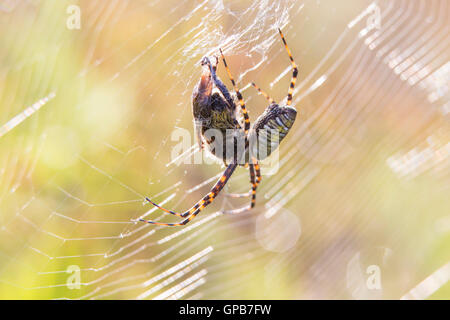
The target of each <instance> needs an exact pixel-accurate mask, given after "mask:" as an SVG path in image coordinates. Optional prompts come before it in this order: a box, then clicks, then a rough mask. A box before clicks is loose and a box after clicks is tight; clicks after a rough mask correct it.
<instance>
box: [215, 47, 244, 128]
mask: <svg viewBox="0 0 450 320" xmlns="http://www.w3.org/2000/svg"><path fill="white" fill-rule="evenodd" d="M219 50H220V55H221V56H222V60H223V64H224V66H225V69H226V70H227V73H228V77H229V78H230V80H231V84H232V85H233V88H234V91H235V92H236V96H237V97H238V99H239V104H240V105H241V109H242V114H243V115H244V122H245V125H244V132H245V135H246V136H247V133H248V130H250V118H249V116H248V112H247V109H246V108H245V102H244V98H243V97H242V94H241V92H240V91H239V89H238V87H237V86H236V82H234V79H233V76H232V75H231V71H230V68H228V65H227V62H226V60H225V57H224V55H223V53H222V49H219Z"/></svg>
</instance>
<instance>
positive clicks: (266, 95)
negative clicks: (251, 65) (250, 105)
mask: <svg viewBox="0 0 450 320" xmlns="http://www.w3.org/2000/svg"><path fill="white" fill-rule="evenodd" d="M252 86H253V87H255V89H256V90H258V93H259V94H262V95H263V96H264V98H266V99H267V101H269V102H270V103H271V104H272V103H275V100H273V99H272V98H271V97H270V96H269V95H268V94H267V93H265V92H264V91H262V90H261V88H260V87H258V86H257V85H256V83H254V82H252Z"/></svg>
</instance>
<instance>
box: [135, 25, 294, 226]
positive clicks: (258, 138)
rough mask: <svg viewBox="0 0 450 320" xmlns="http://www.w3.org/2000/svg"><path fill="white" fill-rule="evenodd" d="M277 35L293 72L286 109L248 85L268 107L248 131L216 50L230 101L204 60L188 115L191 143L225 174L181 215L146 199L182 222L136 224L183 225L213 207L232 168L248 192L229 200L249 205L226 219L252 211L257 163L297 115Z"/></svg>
mask: <svg viewBox="0 0 450 320" xmlns="http://www.w3.org/2000/svg"><path fill="white" fill-rule="evenodd" d="M278 31H279V33H280V35H281V39H282V41H283V44H284V46H285V48H286V50H287V53H288V55H289V59H290V60H291V64H292V68H293V74H292V80H291V84H290V86H289V91H288V96H287V101H286V104H282V105H279V104H277V103H276V102H275V101H274V100H273V99H272V98H270V97H269V96H268V95H267V94H266V93H265V92H263V91H262V90H261V89H260V88H259V87H258V86H256V84H254V83H252V85H253V86H254V87H255V88H256V89H257V90H258V92H259V93H260V94H262V95H264V97H266V99H267V100H268V101H269V103H270V104H269V106H268V107H267V108H266V110H265V111H264V112H263V114H261V115H260V116H259V117H258V119H257V120H256V122H255V124H254V125H253V127H252V128H250V119H249V116H248V113H247V109H246V107H245V102H244V99H243V97H242V95H241V93H240V91H239V89H238V88H237V86H236V83H235V81H234V79H233V76H232V75H231V72H230V69H229V68H228V65H227V62H226V60H225V57H224V56H223V53H222V50H220V54H221V57H222V61H223V64H224V66H225V69H226V71H227V73H228V76H229V78H230V81H231V84H232V85H233V89H234V92H235V95H233V96H232V95H231V94H230V93H229V91H228V89H227V87H226V86H225V85H224V84H223V82H222V81H221V80H220V79H219V78H218V77H217V75H216V69H217V64H218V59H217V58H214V60H213V61H214V63H212V62H211V59H210V58H208V57H204V58H203V59H202V61H201V65H202V69H203V70H202V75H201V77H200V80H199V82H198V84H197V85H196V87H195V88H194V92H193V95H192V111H193V115H194V124H195V130H196V135H197V140H198V142H199V145H200V146H201V147H202V148H203V147H205V146H206V148H207V150H208V151H210V152H211V153H212V154H213V155H214V156H216V157H217V158H219V159H221V160H222V161H223V162H224V164H225V165H226V166H227V168H226V169H225V172H224V173H223V174H222V176H221V177H220V179H219V180H218V181H217V182H216V184H215V185H214V187H213V188H212V189H211V191H210V192H209V193H208V194H207V195H206V196H204V197H203V198H202V199H201V200H200V201H198V202H197V203H196V204H195V205H194V206H192V207H191V209H189V210H187V211H185V212H183V213H177V212H175V211H172V210H167V209H165V208H163V207H161V206H159V205H158V204H156V203H154V202H153V201H151V200H150V199H149V198H146V199H147V201H148V202H150V203H151V204H153V205H154V206H156V207H158V208H159V209H161V210H163V211H165V212H167V213H170V214H173V215H176V216H179V217H181V218H184V219H183V221H181V222H179V223H161V222H156V221H149V220H144V219H140V220H141V221H144V222H147V223H151V224H157V225H163V226H181V225H185V224H186V223H188V222H189V221H191V220H192V219H193V218H195V217H196V216H197V215H198V214H199V213H200V211H202V210H203V209H204V208H205V207H206V206H207V205H209V204H210V203H211V202H213V201H214V199H215V198H216V197H217V195H218V194H219V192H220V191H221V190H222V189H223V187H224V186H225V184H226V183H227V181H228V179H229V178H230V177H231V175H232V174H233V172H234V170H235V169H236V167H237V166H238V165H243V166H246V167H247V166H248V169H249V172H250V183H251V185H252V187H251V190H250V192H248V193H245V194H232V195H231V196H233V197H246V196H251V202H250V204H249V205H248V206H246V207H243V208H240V209H236V210H232V211H231V213H238V212H242V211H245V210H248V209H251V208H253V207H254V206H255V201H256V188H257V187H258V184H259V183H260V181H261V172H260V168H259V163H258V160H262V159H264V158H266V157H267V156H269V155H270V154H271V153H272V151H273V150H275V149H276V148H277V147H278V145H279V143H280V141H281V140H282V139H283V138H284V137H285V136H286V135H287V134H288V132H289V130H290V129H291V128H292V125H293V124H294V121H295V118H296V115H297V111H296V110H295V109H294V108H293V107H292V106H291V104H292V93H293V91H294V85H295V81H296V79H297V73H298V69H297V65H296V64H295V62H294V59H293V58H292V55H291V52H290V50H289V48H288V46H287V44H286V40H285V39H284V36H283V33H282V32H281V30H280V29H278ZM239 109H240V110H241V111H242V115H243V119H244V121H243V123H242V124H241V123H239V121H238V117H237V111H238V110H239Z"/></svg>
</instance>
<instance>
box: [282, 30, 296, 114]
mask: <svg viewBox="0 0 450 320" xmlns="http://www.w3.org/2000/svg"><path fill="white" fill-rule="evenodd" d="M278 32H279V33H280V36H281V40H282V41H283V44H284V47H285V48H286V51H287V53H288V55H289V59H290V60H291V64H292V69H293V72H292V80H291V84H290V85H289V91H288V97H287V105H288V106H290V105H291V103H292V94H293V93H294V86H295V82H296V81H297V75H298V68H297V64H296V63H295V61H294V58H293V57H292V54H291V50H289V47H288V45H287V43H286V39H285V38H284V35H283V32H281V29H280V28H278Z"/></svg>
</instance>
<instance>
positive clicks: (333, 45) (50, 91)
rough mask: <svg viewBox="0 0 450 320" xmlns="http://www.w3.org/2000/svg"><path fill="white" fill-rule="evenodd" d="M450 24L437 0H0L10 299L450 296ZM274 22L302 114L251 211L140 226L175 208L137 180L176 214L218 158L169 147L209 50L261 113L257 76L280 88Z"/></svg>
mask: <svg viewBox="0 0 450 320" xmlns="http://www.w3.org/2000/svg"><path fill="white" fill-rule="evenodd" d="M74 4H75V5H77V6H78V7H79V8H80V12H81V25H80V29H73V30H72V29H70V28H68V27H67V26H66V21H67V19H68V17H69V16H70V15H71V13H68V11H67V8H68V7H69V6H71V5H74ZM377 14H379V16H377ZM377 17H378V20H377V19H376V18H377ZM448 21H449V4H448V2H447V1H445V0H430V1H425V0H422V1H407V0H403V1H349V2H346V4H345V5H343V4H339V5H338V4H337V3H336V2H335V1H288V0H278V1H266V0H256V1H206V0H205V1H172V0H169V1H159V0H155V1H150V0H148V1H78V2H77V1H74V2H69V1H46V2H45V1H42V2H41V1H14V0H9V1H1V2H0V24H1V28H0V30H1V31H0V32H1V37H0V39H1V40H0V41H1V43H2V45H1V46H0V47H1V48H2V49H0V61H1V64H0V106H1V111H2V112H1V113H0V293H1V296H2V297H4V298H14V297H21V298H51V299H112V298H115V299H117V298H119V299H130V298H131V299H136V298H137V299H222V298H234V299H236V298H278V299H280V298H285V299H302V298H357V299H366V298H394V299H398V298H401V297H403V298H419V299H424V298H428V297H433V294H437V297H441V298H442V297H445V298H449V291H448V289H449V288H448V279H449V276H450V269H449V268H450V264H449V261H450V259H449V257H450V252H449V250H448V248H450V243H449V230H450V228H449V226H450V216H449V215H448V212H450V203H449V201H448V192H449V186H450V184H449V160H448V159H449V152H450V144H449V127H448V112H449V110H450V106H449V90H448V83H449V78H450V64H449V50H450V47H449V45H450V40H449V39H450V37H449V31H450V30H449V24H448ZM277 28H281V29H282V30H283V32H284V34H285V36H286V39H287V41H288V44H289V46H290V48H291V51H292V53H293V55H294V58H295V60H296V62H297V64H298V65H299V69H300V73H299V79H298V82H297V86H296V89H295V92H294V102H293V105H295V106H296V108H297V110H298V112H299V114H298V116H297V121H296V124H295V125H294V128H293V129H292V133H290V134H289V136H288V137H287V138H286V140H285V141H284V142H283V143H282V144H281V146H280V158H279V169H278V172H276V173H275V174H273V175H263V180H262V184H261V185H260V187H259V188H258V194H257V207H256V208H255V209H254V210H252V211H250V212H246V213H242V214H239V215H223V214H221V213H220V210H221V209H230V208H231V209H233V208H238V207H240V206H242V205H244V204H246V201H248V199H230V198H228V197H226V196H224V195H223V194H221V195H220V196H219V197H218V198H217V200H216V201H215V202H214V203H213V204H212V205H211V206H209V207H208V208H207V209H205V210H204V211H202V212H201V214H200V215H199V216H198V217H197V218H195V219H194V220H193V221H192V222H191V223H189V224H188V225H186V226H185V227H182V228H164V227H158V226H152V225H148V224H142V223H137V222H135V220H136V219H137V218H147V219H152V220H156V221H176V219H175V217H172V216H169V215H166V214H164V213H162V212H160V211H158V210H156V209H155V208H153V207H151V206H150V205H149V204H148V203H146V202H145V201H144V198H145V196H151V198H152V199H153V200H155V201H157V202H159V203H160V204H161V205H165V206H166V207H170V208H173V209H176V210H179V211H181V210H184V209H186V208H188V207H189V206H190V205H192V204H193V203H195V202H196V201H197V200H198V199H200V198H201V197H202V196H203V195H204V194H205V193H206V192H208V191H209V188H210V186H211V185H212V184H213V183H214V181H215V180H216V179H217V178H218V177H219V176H220V174H221V172H222V171H223V167H221V166H220V165H218V164H209V165H206V164H203V165H194V164H187V163H183V162H182V163H179V162H180V160H184V159H187V158H189V157H190V156H192V155H193V154H196V153H198V152H199V151H198V150H197V149H196V148H195V141H194V139H193V138H192V140H191V141H190V145H192V147H191V148H190V149H189V150H187V151H185V152H184V153H182V154H181V155H178V156H173V152H172V151H173V150H174V148H175V147H176V145H177V143H178V141H174V140H173V139H172V133H173V132H174V131H176V130H178V129H185V130H188V131H190V132H192V131H193V129H192V115H191V106H190V100H191V92H192V89H193V86H194V85H195V83H196V82H197V81H198V79H199V73H200V67H199V62H200V60H201V58H202V57H203V56H204V55H214V54H217V52H218V49H219V48H222V50H223V51H224V53H225V55H226V56H227V59H228V63H229V65H230V68H231V70H232V72H233V74H234V76H235V78H236V80H237V82H238V84H239V86H240V88H242V93H243V95H244V98H245V100H246V103H247V108H248V109H249V113H250V117H251V119H252V120H255V119H256V117H257V116H258V115H259V114H261V113H262V112H263V110H264V108H265V106H266V101H265V100H264V99H263V98H261V97H259V96H258V95H257V94H256V92H254V91H253V89H252V88H251V87H249V86H248V85H247V84H248V83H249V82H250V81H252V80H255V81H256V82H257V83H258V85H259V86H261V87H262V88H263V89H264V90H266V91H267V92H269V93H270V95H271V96H272V97H274V98H275V99H276V100H277V101H280V100H282V99H283V97H285V96H286V94H287V87H288V83H289V79H290V77H291V66H290V64H289V60H288V57H287V55H286V52H285V51H284V48H283V46H282V45H281V41H280V39H279V35H278V33H277ZM222 69H223V68H222V65H220V66H219V75H220V77H221V78H222V80H223V81H224V82H225V83H226V84H227V85H228V84H229V81H228V79H227V77H226V74H225V73H224V72H223V70H222ZM263 174H264V172H263ZM248 179H249V178H248V172H247V171H245V170H244V169H238V170H236V172H235V173H234V175H233V176H232V178H231V179H230V182H229V183H228V185H227V186H226V188H225V190H224V191H223V192H222V193H226V192H233V193H234V192H245V191H247V190H248V189H249V183H248ZM71 266H75V267H76V268H79V270H80V277H81V283H80V288H75V289H70V288H69V286H68V284H67V281H68V278H69V277H70V276H71V274H70V273H68V268H69V269H70V267H71ZM373 266H375V268H378V269H377V270H379V272H380V275H381V284H380V286H375V287H373V286H372V287H371V286H370V284H368V278H369V277H370V276H371V273H370V272H369V271H368V270H372V269H370V268H371V267H373Z"/></svg>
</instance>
